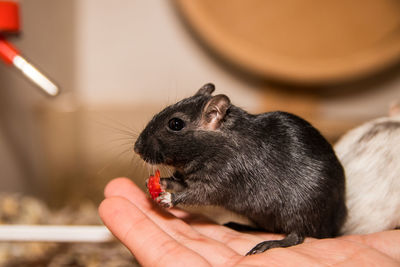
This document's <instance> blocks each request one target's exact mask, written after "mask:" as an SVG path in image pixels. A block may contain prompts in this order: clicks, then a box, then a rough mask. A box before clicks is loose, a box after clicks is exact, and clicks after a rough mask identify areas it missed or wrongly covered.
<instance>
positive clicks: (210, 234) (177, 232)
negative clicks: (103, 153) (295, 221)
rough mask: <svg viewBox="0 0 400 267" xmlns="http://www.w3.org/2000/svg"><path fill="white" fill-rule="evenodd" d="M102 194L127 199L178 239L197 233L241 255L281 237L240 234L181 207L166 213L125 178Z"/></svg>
mask: <svg viewBox="0 0 400 267" xmlns="http://www.w3.org/2000/svg"><path fill="white" fill-rule="evenodd" d="M104 194H105V196H106V197H110V196H120V197H124V198H126V199H128V200H129V201H131V202H132V203H134V204H135V205H137V207H138V208H140V209H141V210H142V211H143V212H144V213H145V214H147V215H148V216H149V217H150V218H151V219H152V220H154V221H155V222H156V223H157V224H158V225H159V226H160V227H161V228H162V229H163V230H164V231H166V232H168V233H170V234H171V236H172V237H173V238H176V239H177V240H178V239H179V238H180V237H181V236H182V234H185V236H187V237H185V239H188V237H189V238H193V239H199V238H200V237H201V236H199V235H197V233H200V234H202V235H204V236H205V237H207V238H210V239H212V240H214V241H217V242H219V243H221V244H224V245H226V246H228V247H229V248H231V249H233V250H234V251H235V252H236V253H239V254H240V255H244V254H246V253H247V252H248V251H249V250H250V249H251V248H253V247H254V246H255V245H257V244H258V243H260V242H262V241H265V240H275V239H281V238H283V236H282V235H277V234H268V233H261V232H260V233H249V234H247V233H240V232H237V231H234V230H232V229H230V228H228V227H224V226H221V225H218V224H215V223H213V222H212V221H211V220H208V219H207V218H205V217H204V216H200V215H193V214H190V213H188V212H186V211H183V210H180V209H172V210H169V211H170V212H166V211H165V209H162V208H160V207H159V206H158V205H155V203H154V201H152V200H150V199H149V198H148V197H146V195H145V193H144V192H143V191H142V190H140V189H139V188H138V187H137V186H136V185H135V184H134V183H133V182H132V181H131V180H130V179H128V178H116V179H114V180H112V181H111V182H110V183H109V184H108V185H107V186H106V188H105V190H104ZM171 213H172V215H171ZM160 214H162V215H163V217H162V218H160ZM173 215H175V216H176V217H177V218H175V217H174V216H173ZM178 218H179V219H178ZM181 219H183V220H184V222H183V221H181ZM185 222H186V223H185ZM188 223H189V224H190V225H188Z"/></svg>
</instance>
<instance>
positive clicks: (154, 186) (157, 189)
mask: <svg viewBox="0 0 400 267" xmlns="http://www.w3.org/2000/svg"><path fill="white" fill-rule="evenodd" d="M147 189H148V190H149V193H150V195H151V198H152V199H156V198H157V197H158V196H159V195H160V193H161V192H164V190H162V188H161V185H160V171H159V170H156V173H155V174H154V175H150V177H149V180H148V181H147Z"/></svg>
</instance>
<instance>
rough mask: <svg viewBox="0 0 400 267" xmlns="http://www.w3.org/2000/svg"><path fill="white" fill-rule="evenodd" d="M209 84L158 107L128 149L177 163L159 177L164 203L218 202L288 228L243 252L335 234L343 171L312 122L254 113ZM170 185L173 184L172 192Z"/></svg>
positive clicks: (340, 218)
mask: <svg viewBox="0 0 400 267" xmlns="http://www.w3.org/2000/svg"><path fill="white" fill-rule="evenodd" d="M214 90H215V87H214V85H213V84H211V83H209V84H206V85H204V86H203V87H201V88H200V89H199V90H198V91H197V93H196V94H195V95H193V96H191V97H188V98H185V99H183V100H181V101H179V102H178V103H176V104H173V105H171V106H168V107H166V108H165V109H164V110H162V111H161V112H160V113H158V114H156V115H155V116H154V117H153V118H152V120H151V121H150V122H149V123H148V125H147V126H146V127H145V129H144V130H143V131H142V133H141V134H140V135H139V137H138V139H137V141H136V143H135V146H134V151H135V152H136V153H138V154H139V155H140V156H141V158H142V159H143V160H144V161H146V162H148V163H150V164H166V165H169V166H172V167H174V168H175V170H176V171H175V173H174V174H173V175H172V177H169V178H162V179H161V184H162V187H163V188H164V189H167V191H168V192H167V193H164V194H162V195H161V196H160V197H159V198H158V199H157V200H158V202H159V203H160V204H161V205H163V206H164V207H172V206H176V205H178V204H184V205H215V206H222V207H224V208H226V209H228V210H231V211H233V212H235V213H238V214H241V215H244V216H246V217H247V218H249V219H250V220H251V221H252V222H254V224H255V225H256V226H257V227H259V228H262V229H265V230H266V231H269V232H274V233H283V234H286V237H285V238H284V239H282V240H270V241H264V242H261V243H259V244H258V245H257V246H255V247H254V248H253V249H251V250H250V251H249V252H248V253H247V255H251V254H256V253H261V252H264V251H265V250H267V249H270V248H276V247H289V246H293V245H296V244H300V243H302V242H303V241H304V238H305V237H306V236H310V237H316V238H324V237H333V236H336V235H337V234H338V232H339V229H340V227H341V226H342V224H343V222H344V219H345V217H346V206H345V202H344V189H345V181H344V179H345V178H344V172H343V168H342V165H341V164H340V162H339V161H338V159H337V157H336V155H335V153H334V151H333V148H332V146H331V145H330V144H329V143H328V142H327V141H326V140H325V138H324V137H323V136H322V135H321V134H320V133H319V132H318V130H316V129H315V128H314V127H313V126H311V124H309V123H308V122H306V121H305V120H303V119H301V118H299V117H297V116H295V115H293V114H289V113H285V112H281V111H276V112H268V113H263V114H259V115H252V114H249V113H247V112H246V111H244V110H243V109H241V108H239V107H237V106H235V105H233V104H232V103H231V102H230V99H229V98H228V97H227V96H226V95H222V94H219V95H215V96H213V95H212V93H213V92H214ZM169 191H172V193H170V192H169Z"/></svg>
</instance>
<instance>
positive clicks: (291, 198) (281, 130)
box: [227, 111, 346, 237]
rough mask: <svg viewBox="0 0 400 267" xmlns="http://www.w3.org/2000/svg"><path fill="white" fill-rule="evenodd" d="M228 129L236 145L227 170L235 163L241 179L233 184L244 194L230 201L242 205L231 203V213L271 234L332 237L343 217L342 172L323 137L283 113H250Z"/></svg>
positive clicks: (236, 174) (303, 123) (306, 123)
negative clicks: (301, 232)
mask: <svg viewBox="0 0 400 267" xmlns="http://www.w3.org/2000/svg"><path fill="white" fill-rule="evenodd" d="M233 112H235V111H233ZM246 116H247V115H246ZM231 127H232V128H231V129H230V130H233V132H234V133H233V134H232V135H233V137H232V140H233V142H235V143H237V144H240V145H239V146H238V149H237V150H236V151H235V155H234V157H233V158H232V160H230V161H228V162H231V163H228V164H227V166H231V165H235V166H236V169H235V170H234V171H235V172H236V173H235V175H234V176H235V177H239V178H240V179H243V180H241V181H236V182H239V183H240V186H241V187H243V191H242V192H237V193H236V194H239V195H241V198H235V199H237V200H238V201H240V202H241V203H232V204H230V205H231V206H232V208H233V209H236V210H234V211H235V212H239V213H242V214H243V213H245V214H246V215H247V216H249V217H250V218H251V219H253V220H254V221H255V222H256V223H257V224H259V225H260V226H262V227H264V228H266V229H268V230H271V231H274V232H288V231H290V229H291V228H296V229H305V231H306V233H305V234H306V235H309V236H316V237H326V236H332V235H335V234H337V231H338V228H339V227H340V225H341V224H342V222H343V218H344V216H345V213H346V208H345V206H344V204H343V203H344V200H343V197H344V174H343V169H342V167H341V164H340V163H339V161H338V160H337V158H336V156H335V154H334V152H333V149H332V147H331V145H330V144H329V143H328V142H327V141H326V140H325V138H323V137H322V135H321V134H320V133H319V132H318V131H317V130H316V129H315V128H314V127H312V126H311V125H310V124H309V123H308V122H306V121H304V120H303V119H301V118H299V117H297V116H295V115H292V114H289V113H285V112H269V113H265V114H261V115H258V116H254V115H250V116H249V117H246V120H244V121H242V120H241V119H238V120H237V121H236V123H232V124H231ZM235 127H237V128H238V129H237V130H235ZM239 127H241V128H239ZM235 134H236V136H235ZM241 187H239V188H241ZM238 191H240V190H238ZM246 204H247V205H248V206H249V207H246ZM251 206H253V207H251ZM254 206H255V207H254ZM227 208H229V207H227ZM263 209H264V210H263ZM265 216H269V217H270V219H269V220H268V219H266V218H265ZM290 221H291V222H295V223H293V224H291V223H290ZM273 222H274V223H273Z"/></svg>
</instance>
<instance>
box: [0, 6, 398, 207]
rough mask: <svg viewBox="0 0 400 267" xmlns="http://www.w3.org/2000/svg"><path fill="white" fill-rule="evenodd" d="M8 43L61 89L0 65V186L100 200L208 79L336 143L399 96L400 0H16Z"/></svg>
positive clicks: (68, 200) (138, 166) (60, 201)
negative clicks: (52, 91) (152, 129)
mask: <svg viewBox="0 0 400 267" xmlns="http://www.w3.org/2000/svg"><path fill="white" fill-rule="evenodd" d="M19 3H20V6H21V23H22V31H21V33H20V34H19V35H17V36H10V37H9V41H12V42H13V43H14V44H15V45H16V46H17V47H19V48H20V49H21V51H22V53H23V54H24V55H25V56H26V57H27V58H29V59H30V60H32V62H34V63H35V64H36V65H37V66H39V67H40V68H41V69H42V70H43V71H44V72H45V73H46V74H48V75H49V77H51V78H52V79H53V80H54V81H56V82H57V84H58V85H59V86H60V87H61V88H62V92H61V94H60V95H59V96H57V97H55V98H49V97H46V96H45V95H44V94H43V93H41V92H40V90H38V89H37V88H36V87H35V86H34V85H33V84H31V83H30V82H29V81H27V80H26V79H24V77H23V76H22V75H21V74H20V73H19V72H17V71H16V70H15V69H13V68H12V67H9V66H6V65H5V64H2V63H1V62H0V170H1V172H0V190H1V191H3V192H22V193H24V194H29V195H33V196H36V197H39V198H40V199H42V200H43V201H45V202H46V203H47V204H48V205H49V206H50V207H53V208H58V207H63V206H65V205H69V204H71V205H73V204H76V203H79V202H81V201H83V200H85V201H87V200H89V201H92V202H93V203H95V204H97V203H99V201H100V200H101V199H102V190H103V188H104V186H105V184H106V183H107V182H108V181H109V180H111V179H112V178H114V177H117V176H129V177H130V178H132V179H134V180H135V181H137V182H138V183H139V184H141V185H142V186H143V184H144V180H145V179H146V178H147V177H148V174H149V173H148V170H147V168H146V167H145V166H144V165H143V164H142V162H141V161H140V160H139V159H138V158H137V157H136V156H134V153H133V151H132V148H133V143H134V140H135V138H136V137H137V135H138V133H140V131H141V130H142V128H143V127H144V126H145V124H146V122H147V121H148V120H149V119H150V118H151V116H152V115H153V114H154V113H156V112H157V111H159V110H161V109H162V108H163V107H165V106H166V105H168V104H172V103H174V102H176V101H177V100H179V99H181V98H183V97H187V96H190V95H192V94H193V93H194V92H195V91H196V90H197V89H198V88H200V87H201V86H202V85H203V84H205V83H207V82H212V83H214V84H215V85H216V90H217V93H225V94H227V95H229V96H230V97H231V99H232V102H233V103H234V104H236V105H238V106H241V107H243V108H245V109H246V110H248V111H249V112H252V113H260V112H266V111H271V110H278V109H279V110H284V111H289V112H293V113H295V114H297V115H300V116H302V117H304V118H306V119H308V120H309V121H311V122H312V123H313V124H314V125H315V126H316V127H317V128H318V129H319V130H320V131H321V132H322V133H323V134H324V135H325V136H326V137H327V138H328V139H329V141H330V142H332V143H334V142H335V141H336V140H337V139H338V138H339V137H340V135H342V134H343V133H344V132H345V131H347V130H348V129H350V128H351V127H353V126H355V125H358V124H360V123H362V122H364V121H366V120H369V119H372V118H375V117H379V116H384V115H386V114H387V110H388V106H389V104H390V103H391V102H392V101H393V100H396V99H398V98H400V68H399V62H400V61H399V59H400V2H398V1H396V0H353V1H316V0H314V1H312V0H297V1H296V0H291V1H289V0H285V1H262V0H251V1H240V0H230V1H227V0H219V1H212V0H201V1H200V0H193V1H190V0H186V1H185V0H180V1H157V0H151V1H150V0H148V1H139V0H113V1H111V0H79V1H78V0H69V1H62V0H21V1H19Z"/></svg>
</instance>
